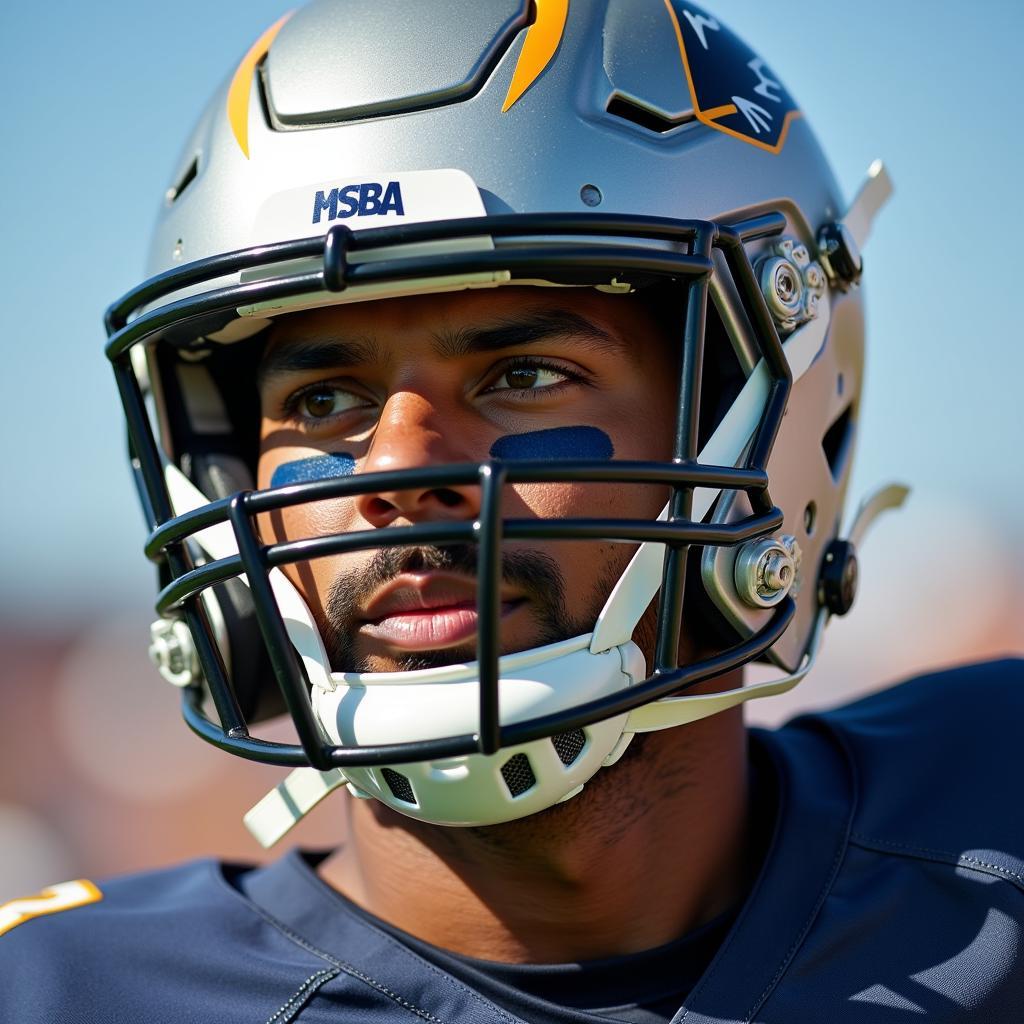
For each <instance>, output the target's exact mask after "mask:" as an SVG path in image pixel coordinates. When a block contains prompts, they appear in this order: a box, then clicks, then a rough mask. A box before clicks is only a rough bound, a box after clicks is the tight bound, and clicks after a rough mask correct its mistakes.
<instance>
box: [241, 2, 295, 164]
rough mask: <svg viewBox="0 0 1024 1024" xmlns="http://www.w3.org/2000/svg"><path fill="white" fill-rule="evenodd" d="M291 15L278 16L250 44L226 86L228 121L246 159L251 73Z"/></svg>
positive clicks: (247, 154) (289, 13)
mask: <svg viewBox="0 0 1024 1024" xmlns="http://www.w3.org/2000/svg"><path fill="white" fill-rule="evenodd" d="M291 16H292V12H291V11H289V12H288V13H287V14H285V15H284V16H283V17H281V18H278V20H277V21H275V22H274V24H273V25H271V26H270V28H268V29H267V30H266V32H264V33H263V35H261V36H260V37H259V39H257V40H256V42H255V43H253V44H252V47H251V48H250V49H249V52H248V53H247V54H246V55H245V56H244V57H243V58H242V63H241V64H239V65H238V68H237V69H236V71H235V73H234V75H233V76H232V78H231V85H230V87H229V88H228V121H229V122H230V124H231V131H232V133H233V134H234V136H235V141H236V142H237V143H238V145H239V148H240V149H241V150H242V152H243V153H244V154H245V158H246V160H248V159H249V95H250V93H251V92H252V75H253V72H254V71H255V70H256V65H257V64H259V62H260V61H261V60H263V58H264V57H265V56H266V55H267V51H269V49H270V44H271V43H272V42H273V41H274V38H275V36H276V35H277V33H278V32H280V31H281V29H282V28H283V27H284V23H285V22H286V21H287V20H288V19H289V18H290V17H291Z"/></svg>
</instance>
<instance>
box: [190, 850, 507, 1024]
mask: <svg viewBox="0 0 1024 1024" xmlns="http://www.w3.org/2000/svg"><path fill="white" fill-rule="evenodd" d="M210 866H211V870H212V871H213V874H214V877H215V878H217V879H218V880H219V881H220V883H221V884H222V885H224V886H225V887H226V888H227V889H228V890H229V891H230V892H231V893H233V894H234V895H235V896H236V897H237V898H238V899H243V900H244V897H243V896H242V894H241V893H239V892H238V891H237V890H236V889H232V888H231V887H230V886H228V885H227V883H226V882H225V881H224V877H223V875H221V873H220V872H219V871H218V870H217V865H216V862H211V865H210ZM244 902H245V903H246V905H247V906H248V907H249V908H250V910H252V911H253V913H255V914H258V915H259V916H260V917H262V918H263V920H264V921H266V922H267V924H269V925H270V926H271V927H273V928H276V929H277V930H278V931H279V932H280V933H281V934H282V935H284V936H285V937H286V938H288V939H290V940H291V941H292V942H294V943H295V944H296V945H297V946H300V947H301V948H302V949H304V950H306V952H307V953H312V954H313V955H314V956H317V957H319V958H320V959H321V960H326V961H327V963H329V964H333V966H335V967H337V968H338V969H339V970H340V971H344V972H345V973H346V974H350V975H351V976H352V977H354V978H358V979H359V980H360V981H362V982H365V983H366V984H367V985H369V986H370V988H373V989H376V990H377V991H378V992H381V993H383V994H384V995H386V996H387V997H388V998H389V999H391V1000H393V1001H394V1002H396V1003H397V1004H398V1005H399V1006H401V1007H403V1008H404V1009H406V1010H408V1011H409V1012H410V1013H414V1014H416V1016H417V1017H421V1018H422V1019H423V1020H429V1021H431V1024H445V1021H442V1020H441V1019H440V1018H439V1017H435V1016H434V1015H433V1014H432V1013H428V1012H427V1011H426V1010H421V1009H420V1008H419V1007H418V1006H416V1005H415V1004H413V1003H410V1002H409V1001H408V1000H406V999H403V998H402V996H400V995H399V994H398V993H397V992H392V991H391V989H389V988H388V987H387V986H386V985H382V984H381V983H380V982H379V981H377V980H376V979H375V978H371V977H370V976H369V975H367V974H363V972H362V971H360V970H358V969H357V968H355V967H353V966H352V964H349V963H346V962H345V961H344V960H339V959H338V958H337V957H335V956H332V955H331V954H330V953H326V952H324V950H322V949H318V948H317V947H316V946H314V945H313V944H312V943H310V942H307V941H306V940H305V939H304V938H303V937H302V936H301V935H299V934H298V933H297V932H294V931H292V930H291V928H289V927H288V926H287V925H286V924H284V923H283V922H281V921H278V919H277V918H276V917H274V916H273V914H270V913H269V912H268V911H266V910H264V909H263V907H261V906H259V905H258V904H256V903H253V902H252V901H251V900H244ZM268 1024H269V1022H268ZM516 1024H518V1022H516Z"/></svg>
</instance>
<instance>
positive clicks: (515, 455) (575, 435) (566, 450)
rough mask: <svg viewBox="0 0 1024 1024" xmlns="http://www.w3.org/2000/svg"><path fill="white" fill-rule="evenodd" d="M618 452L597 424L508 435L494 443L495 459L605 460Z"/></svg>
mask: <svg viewBox="0 0 1024 1024" xmlns="http://www.w3.org/2000/svg"><path fill="white" fill-rule="evenodd" d="M614 455H615V448H614V446H613V445H612V439H611V438H610V437H609V436H608V435H607V434H606V433H605V432H604V431H603V430H599V429H598V428H597V427H551V428H549V429H548V430H532V431H530V432H529V433H526V434H506V435H505V437H499V438H498V440H497V441H495V442H494V444H493V445H491V457H492V458H494V459H506V460H515V459H602V460H608V459H611V458H612V457H613V456H614Z"/></svg>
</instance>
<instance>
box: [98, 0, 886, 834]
mask: <svg viewBox="0 0 1024 1024" xmlns="http://www.w3.org/2000/svg"><path fill="white" fill-rule="evenodd" d="M339 25H343V26H344V31H339V30H338V28H339ZM888 192H889V185H888V179H887V176H886V174H885V172H884V170H883V169H882V168H881V165H876V166H874V167H873V168H872V171H871V173H870V175H869V178H868V181H867V184H866V185H865V188H864V189H863V190H862V191H861V193H860V194H859V195H858V197H857V198H856V199H855V201H854V203H853V204H852V206H850V207H849V208H847V207H845V206H844V204H843V202H842V200H841V198H840V195H839V190H838V188H837V186H836V182H835V180H834V178H833V176H832V173H831V171H830V170H829V166H828V164H827V162H826V160H825V157H824V156H823V154H822V152H821V149H820V147H819V145H818V143H817V140H816V139H815V136H814V133H813V132H812V131H811V128H810V125H809V124H808V123H807V120H806V119H805V118H804V117H803V116H802V114H801V112H800V110H799V108H798V107H797V105H796V104H795V102H794V101H793V99H792V98H791V97H790V95H789V93H788V92H787V91H786V89H785V87H784V86H783V85H782V84H781V82H780V81H779V79H778V77H777V76H776V75H775V73H774V72H773V71H772V70H771V69H770V68H769V66H768V65H767V64H766V62H765V61H764V60H763V59H761V58H760V57H759V56H758V55H757V54H756V53H754V52H753V51H752V50H750V49H749V48H748V47H747V46H746V45H745V44H744V43H743V42H741V41H740V40H739V39H737V38H736V37H735V36H734V35H733V34H732V33H730V32H729V30H728V29H727V28H726V27H725V26H724V25H723V24H722V23H721V22H720V21H718V19H717V18H715V17H713V16H711V15H710V14H708V13H707V12H706V11H704V10H701V9H700V8H698V7H697V6H696V5H694V4H692V3H690V2H689V0H593V2H589V0H588V2H586V3H583V2H578V0H574V2H570V0H532V2H530V0H486V2H482V0H444V2H441V0H437V2H433V3H430V4H423V3H408V2H404V3H403V2H402V0H373V2H372V3H370V2H368V0H317V2H314V3H312V4H310V5H309V6H308V7H305V8H302V9H301V10H299V11H297V12H296V13H294V14H293V15H291V16H287V17H285V18H282V19H281V20H280V21H279V22H278V23H277V24H275V25H273V26H272V27H271V28H269V29H268V30H267V31H266V33H264V35H263V36H262V37H261V38H260V39H259V40H258V41H257V42H256V43H255V45H254V46H253V47H252V49H251V50H250V51H249V52H248V53H247V54H246V55H245V57H244V58H243V60H242V61H241V63H240V64H239V65H238V67H237V69H236V70H235V71H234V73H233V74H232V75H231V77H230V79H229V80H228V81H227V82H226V83H225V85H224V87H223V88H222V89H220V90H219V91H218V93H217V94H216V96H215V97H214V99H213V101H212V102H211V104H210V105H209V107H208V109H207V110H206V112H205V113H204V114H203V116H202V118H201V119H200V121H199V124H198V126H197V127H196V129H195V131H194V132H193V134H192V136H191V138H190V139H189V141H188V142H187V144H186V146H185V148H184V150H183V153H182V156H181V160H180V163H179V166H178V168H177V169H176V171H175V173H174V176H173V178H172V184H171V186H170V187H169V188H168V190H167V192H166V196H165V198H164V201H163V205H162V207H161V210H160V216H159V221H158V224H157V227H156V231H155V234H154V238H153V244H152V248H151V253H150V265H149V271H150V275H151V276H150V278H149V280H148V281H147V282H146V283H145V284H143V285H141V286H140V287H139V288H137V289H136V290H134V291H133V292H131V293H130V294H129V295H127V296H126V297H125V298H124V299H122V300H121V301H120V302H118V303H117V304H115V305H114V306H113V307H111V309H110V311H109V312H108V317H107V326H108V331H109V334H110V341H109V345H108V349H107V352H108V355H109V357H110V359H111V360H112V362H113V365H114V370H115V374H116V377H117V382H118V385H119V388H120V393H121V396H122V399H123V402H124V407H125V412H126V417H127V422H128V427H129V436H130V447H131V457H132V461H133V465H134V468H135V472H136V477H137V480H138V483H139V491H140V495H141V498H142V504H143V508H144V511H145V515H146V518H147V522H148V526H149V529H150V537H149V540H148V542H147V547H146V550H147V554H148V555H149V557H150V558H152V559H153V560H155V561H156V563H157V564H158V566H159V568H160V573H161V582H162V590H161V592H160V596H159V599H158V604H157V609H158V612H159V615H160V618H159V620H158V621H157V623H155V624H154V627H153V635H152V645H151V653H152V656H153V658H154V660H155V661H156V663H157V665H158V666H159V668H160V670H161V672H162V673H163V675H164V676H165V677H166V678H167V679H169V680H170V681H171V682H173V683H175V684H177V685H179V686H181V687H182V691H183V708H184V714H185V717H186V720H187V721H188V723H189V724H190V726H191V727H192V728H193V729H194V730H195V731H196V732H198V733H199V734H200V735H201V736H202V737H204V738H205V739H207V740H209V741H210V742H212V743H215V744H217V745H218V746H220V747H223V748H225V749H227V750H230V751H232V752H234V753H237V754H240V755H242V756H244V757H248V758H252V759H255V760H260V761H264V762H270V763H276V764H282V765H289V766H295V767H297V769H298V770H297V771H296V772H295V773H293V775H292V776H291V777H290V778H289V779H288V780H287V781H286V782H284V783H282V785H281V786H279V787H278V789H277V790H276V791H275V792H273V793H271V794H270V795H269V796H268V797H267V798H266V800H265V801H263V802H262V803H261V804H260V805H258V806H257V808H255V809H254V811H253V812H251V814H250V818H249V821H250V825H251V827H252V828H253V830H254V831H255V832H256V833H257V835H258V836H259V838H261V840H262V841H264V842H265V843H269V842H272V841H273V840H274V839H276V838H277V837H278V836H279V835H280V834H281V833H282V832H283V831H284V830H285V829H286V828H287V827H288V826H289V825H290V824H292V823H293V822H294V821H296V820H297V819H298V818H299V817H301V816H302V814H304V813H305V812H306V811H307V810H308V809H309V808H310V807H311V806H312V805H313V804H314V803H315V802H316V801H317V800H318V799H319V798H320V797H321V796H322V795H324V794H325V793H327V792H329V791H330V790H331V789H333V788H335V787H336V786H338V785H343V784H345V785H347V786H348V787H349V789H350V790H351V791H352V792H353V793H355V794H356V795H358V796H372V797H376V798H377V799H379V800H382V801H384V802H385V803H386V804H388V805H389V806H391V807H393V808H394V809H395V810H397V811H400V812H402V813H403V814H407V815H411V816H413V817H416V818H420V819H423V820H426V821H431V822H437V823H442V824H451V825H469V824H490V823H496V822H501V821H508V820H512V819H515V818H519V817H523V816H525V815H528V814H532V813H535V812H537V811H540V810H543V809H545V808H548V807H551V806H552V805H553V804H555V803H556V802H558V801H560V800H565V799H567V798H569V797H571V796H572V795H573V794H575V793H576V792H578V791H579V790H580V789H581V788H582V787H583V785H584V784H585V783H586V782H587V781H588V780H589V779H590V778H591V777H592V776H593V775H594V774H595V773H596V772H597V771H598V770H600V769H601V768H602V767H604V766H608V765H610V764H612V763H614V762H615V760H616V759H617V758H618V757H619V756H621V754H622V752H623V751H624V750H625V748H626V746H627V744H628V743H629V740H630V739H631V737H632V736H633V735H634V734H635V733H636V732H642V731H649V730H655V729H665V728H669V727H672V726H677V725H681V724H684V723H687V722H692V721H694V720H696V719H698V718H702V717H704V716H707V715H711V714H714V713H716V712H719V711H721V710H723V709H725V708H728V707H733V706H735V705H737V704H739V703H741V702H743V701H745V700H748V699H751V698H753V697H759V696H764V695H769V694H773V693H779V692H782V691H784V690H786V689H789V688H790V687H792V686H793V685H795V683H796V682H797V681H798V680H799V679H801V678H802V677H803V675H804V674H805V673H806V672H807V670H808V668H809V666H810V663H811V661H812V660H813V657H814V653H815V651H816V649H817V645H818V643H819V641H820V637H821V632H822V629H823V626H824V624H825V621H826V619H827V617H828V616H829V615H830V614H833V613H840V614H841V613H844V612H845V611H846V610H847V609H848V608H849V606H850V603H851V602H852V599H853V593H854V588H855V583H856V557H855V550H854V547H855V545H854V543H853V542H852V541H855V539H856V538H855V536H854V535H852V534H851V533H849V532H847V533H843V532H842V526H841V523H842V513H843V504H844V498H845V494H846V490H847V482H848V480H849V475H850V465H851V454H852V450H853V443H854V438H855V436H856V432H857V422H858V417H859V412H860V396H861V384H862V376H863V352H864V314H863V308H862V299H861V293H860V291H859V288H858V281H859V278H860V275H861V268H862V263H861V257H860V247H861V245H862V244H863V242H864V241H865V239H866V236H867V233H868V229H869V227H870V223H871V219H872V217H873V216H874V214H875V212H876V211H877V209H878V208H879V207H880V206H881V204H882V203H883V202H884V200H885V199H886V197H887V195H888ZM524 284H527V285H543V286H560V287H575V288H597V289H601V290H603V291H606V292H609V293H612V294H614V293H619V292H621V293H629V292H637V291H643V290H645V289H651V288H654V287H658V288H659V293H660V294H663V293H664V289H665V288H668V289H669V290H670V291H672V294H674V295H676V296H677V301H678V310H679V312H678V331H679V336H680V352H681V357H680V360H679V361H680V364H681V367H682V370H681V375H680V392H679V403H678V408H679V416H678V422H677V423H666V424H665V430H666V432H667V436H670V437H673V438H675V443H674V458H673V460H672V461H671V462H667V463H661V462H644V463H637V462H626V461H619V460H611V461H604V462H601V461H597V462H595V461H593V460H590V461H586V462H582V461H576V462H573V461H564V460H559V461H552V462H546V461H543V460H539V461H515V460H513V461H502V460H500V459H489V460H487V461H484V462H481V463H479V464H470V465H442V466H425V467H423V468H422V469H415V470H406V471H400V472H397V473H393V474H366V473H364V474H361V473H359V472H358V470H357V471H356V472H355V473H353V474H350V475H344V476H334V477H330V476H329V477H327V478H323V479H316V480H310V481H308V482H304V483H291V484H288V485H285V486H277V487H270V488H268V489H264V490H254V485H253V479H254V476H253V467H254V462H255V453H256V440H255V438H256V434H255V427H254V423H255V417H256V416H257V415H258V407H257V401H256V398H255V389H254V385H253V377H252V365H251V364H252V363H253V362H254V360H252V359H249V360H246V358H245V353H246V351H252V350H253V347H254V346H257V347H258V339H259V337H260V335H261V332H262V331H264V329H265V328H266V327H267V326H268V325H269V324H270V323H271V322H272V321H273V320H274V318H275V317H280V316H287V315H288V314H289V313H291V312H293V311H296V310H304V309H310V308H312V307H316V306H324V305H331V304H337V303H350V302H366V301H372V300H375V299H381V298H387V297H392V296H401V295H410V294H418V293H425V292H432V291H454V290H459V289H466V288H499V287H502V286H504V285H520V286H521V285H524ZM247 367H248V368H247ZM714 373H717V374H718V375H719V379H718V380H717V382H714V383H713V385H712V384H709V382H708V378H709V375H711V374H714ZM710 386H714V387H715V388H716V393H717V395H718V398H719V399H723V398H724V399H725V401H724V402H723V401H719V402H718V405H719V406H721V408H720V409H718V410H717V411H716V412H715V414H714V415H713V416H712V415H707V416H703V417H701V416H698V414H697V413H696V412H695V410H699V409H700V408H701V406H700V397H701V393H702V391H704V392H705V393H706V391H707V389H708V387H710ZM706 408H708V409H710V403H708V405H707V406H706ZM559 480H563V481H564V480H575V481H595V482H597V481H605V482H607V481H619V482H621V481H634V482H643V483H648V484H659V485H661V486H663V487H664V488H665V491H666V493H671V499H670V500H669V502H668V504H667V505H666V507H665V509H664V511H663V513H662V515H661V517H660V518H659V519H657V520H652V521H650V522H637V521H636V520H620V519H614V518H612V519H609V518H604V519H599V518H593V517H581V518H576V519H563V520H541V521H523V520H519V521H517V520H508V519H503V518H502V517H501V515H500V513H499V511H498V509H499V508H500V501H499V500H498V499H499V497H500V493H501V490H502V488H504V487H506V486H510V485H514V484H515V483H517V482H522V481H559ZM456 483H457V484H462V485H466V484H479V486H480V488H481V489H482V511H481V513H480V517H479V519H478V521H476V522H466V523H460V524H446V529H445V530H444V531H442V530H438V529H437V528H432V527H431V524H429V523H426V524H424V523H420V524H417V525H413V526H402V527H394V528H388V529H386V530H385V529H381V530H376V531H367V532H365V533H361V534H348V535H347V534H337V535H328V536H318V537H312V538H308V539H304V540H302V541H295V542H287V543H277V544H268V543H265V542H264V540H263V539H262V538H261V537H260V535H259V532H258V530H257V528H256V526H255V519H256V516H257V515H259V514H261V513H266V512H268V511H271V510H275V509H276V510H280V509H284V508H288V507H291V506H295V505H298V504H301V503H305V502H310V501H322V500H328V499H329V500H336V501H338V500H346V499H350V498H352V497H353V496H354V495H359V494H364V493H367V492H372V491H374V489H376V488H381V487H384V486H386V487H387V489H389V490H400V489H401V488H402V487H403V486H404V487H414V486H415V487H419V486H432V485H434V484H437V485H438V486H440V485H441V484H447V485H454V484H456ZM898 500H899V493H898V492H895V491H891V492H888V493H886V494H885V495H883V496H882V497H881V498H880V499H878V500H876V501H875V502H874V503H872V504H870V505H869V508H868V513H869V515H872V514H874V512H876V511H878V510H879V509H880V508H882V507H884V506H885V505H887V504H892V503H894V502H896V501H898ZM865 522H866V520H864V519H862V520H861V523H860V525H859V526H858V527H857V529H858V530H861V529H863V526H864V524H865ZM523 537H532V538H545V537H559V538H571V537H578V538H583V537H590V538H593V537H601V538H607V539H609V540H612V541H616V542H620V543H626V544H631V545H633V546H634V548H635V553H634V554H633V556H632V561H631V562H630V563H629V566H628V568H627V569H626V571H625V572H624V573H623V574H622V576H621V578H620V579H619V580H618V582H617V583H616V584H615V586H614V587H613V589H612V590H611V593H610V594H609V595H608V599H607V603H606V604H605V607H604V609H603V611H602V612H601V613H600V615H599V616H598V618H597V620H596V622H594V623H593V626H592V629H590V630H589V631H588V632H587V633H585V634H584V635H581V636H576V637H567V638H565V639H563V640H561V641H560V642H557V643H554V644H550V645H547V646H545V647H540V648H534V649H531V650H526V651H519V652H515V653H511V654H505V655H504V656H501V653H500V636H499V629H498V598H497V588H498V585H499V583H500V565H501V545H502V541H503V540H505V539H510V538H513V539H514V538H523ZM851 538H852V539H851ZM449 543H459V544H467V543H468V544H475V545H478V555H479V559H478V564H479V580H478V613H479V624H480V628H479V634H478V651H479V657H478V660H477V661H476V662H474V663H472V664H460V665H450V666H442V667H440V668H429V669H424V670H421V671H410V672H399V673H388V674H385V673H376V674H375V673H359V672H351V671H347V670H346V669H347V668H351V666H344V665H332V664H331V663H330V661H329V659H328V656H327V653H326V650H325V645H324V641H323V638H322V636H321V631H320V627H319V626H318V623H317V622H316V620H315V618H314V616H313V614H312V613H311V611H310V609H309V607H308V606H307V604H306V603H305V602H304V600H303V598H302V596H301V595H300V593H299V591H298V590H297V589H296V587H295V586H294V585H293V584H292V583H291V582H290V581H289V579H288V578H287V577H286V575H285V574H284V573H283V572H282V566H287V565H289V564H294V563H297V562H300V561H303V560H308V559H312V558H318V557H325V556H329V555H331V554H334V553H337V552H340V551H343V550H354V549H376V548H381V547H384V546H389V547H394V546H400V545H422V544H449ZM691 549H692V550H691ZM688 558H689V560H688ZM655 597H658V599H659V605H658V609H659V612H658V641H657V647H656V652H655V659H654V660H655V663H654V664H653V665H648V664H646V659H645V657H644V655H643V653H641V651H640V649H639V647H638V646H637V644H636V643H635V642H634V638H633V636H634V631H635V629H636V627H637V623H638V622H639V620H640V618H641V616H642V615H643V614H644V612H645V610H646V609H647V608H648V606H649V605H650V604H651V602H652V600H654V599H655ZM697 615H700V616H702V617H703V619H708V618H714V620H715V623H716V633H717V634H718V635H720V637H721V642H720V644H719V647H718V649H717V650H716V651H715V652H714V653H712V654H710V655H707V656H703V657H701V658H700V659H699V660H697V661H694V662H691V663H684V664H679V661H678V650H679V636H680V629H681V623H682V622H683V619H684V618H685V617H687V616H697ZM755 658H760V659H762V660H767V661H769V662H771V663H772V664H774V665H775V666H777V668H778V670H779V674H778V678H775V679H772V680H769V681H767V682H761V683H758V684H755V685H751V686H747V687H741V688H738V689H732V690H727V691H725V692H713V693H701V694H694V693H689V692H687V691H688V688H689V687H691V686H692V685H693V684H694V683H696V682H699V681H702V680H705V679H708V678H711V677H713V676H715V675H719V674H721V673H723V672H725V671H727V670H729V669H731V668H733V667H735V666H738V665H741V664H743V663H744V662H747V661H750V660H752V659H755ZM281 708H285V709H287V710H288V712H290V714H291V716H292V718H293V720H294V722H295V727H296V730H297V733H298V740H299V742H298V743H294V744H284V743H276V742H271V741H269V740H266V739H260V738H258V737H256V736H254V735H252V734H251V733H250V729H249V723H250V722H254V721H258V720H260V719H261V718H264V717H266V716H267V715H268V714H272V713H274V712H275V711H277V710H280V709H281Z"/></svg>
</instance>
